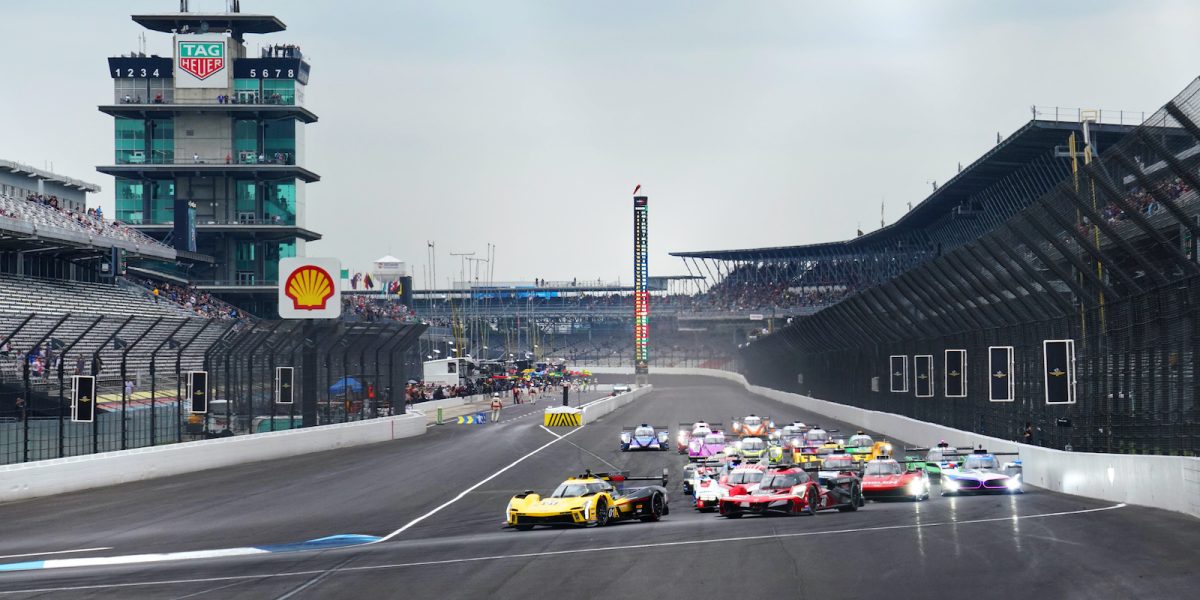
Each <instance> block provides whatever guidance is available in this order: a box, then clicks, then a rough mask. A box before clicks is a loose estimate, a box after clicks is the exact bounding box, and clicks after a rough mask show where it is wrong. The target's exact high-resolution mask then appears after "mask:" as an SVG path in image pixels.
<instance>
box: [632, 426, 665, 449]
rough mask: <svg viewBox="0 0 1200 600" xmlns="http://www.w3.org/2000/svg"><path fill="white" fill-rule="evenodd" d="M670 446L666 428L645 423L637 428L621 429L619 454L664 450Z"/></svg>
mask: <svg viewBox="0 0 1200 600" xmlns="http://www.w3.org/2000/svg"><path fill="white" fill-rule="evenodd" d="M670 445H671V434H670V433H667V428H666V427H661V426H651V425H647V424H645V423H642V424H641V425H638V426H637V427H622V428H621V452H628V451H630V450H666V449H667V448H669V447H670Z"/></svg>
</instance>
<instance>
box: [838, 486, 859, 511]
mask: <svg viewBox="0 0 1200 600" xmlns="http://www.w3.org/2000/svg"><path fill="white" fill-rule="evenodd" d="M860 502H862V491H861V490H859V489H858V484H850V503H849V504H844V505H842V506H839V507H838V510H839V511H841V512H854V511H856V510H858V507H859V506H861V504H859V503H860Z"/></svg>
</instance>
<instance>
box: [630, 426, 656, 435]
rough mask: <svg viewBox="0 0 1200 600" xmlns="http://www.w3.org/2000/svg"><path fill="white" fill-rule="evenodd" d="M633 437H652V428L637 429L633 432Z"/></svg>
mask: <svg viewBox="0 0 1200 600" xmlns="http://www.w3.org/2000/svg"><path fill="white" fill-rule="evenodd" d="M633 435H636V436H637V437H652V436H653V435H654V428H653V427H638V428H637V429H634V430H633Z"/></svg>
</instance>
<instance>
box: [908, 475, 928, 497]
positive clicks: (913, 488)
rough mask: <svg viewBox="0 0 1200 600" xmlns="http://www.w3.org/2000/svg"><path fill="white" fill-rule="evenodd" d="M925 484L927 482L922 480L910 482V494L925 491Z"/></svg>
mask: <svg viewBox="0 0 1200 600" xmlns="http://www.w3.org/2000/svg"><path fill="white" fill-rule="evenodd" d="M924 484H925V482H923V481H921V480H920V479H914V480H912V481H910V482H908V493H910V494H920V493H921V492H923V491H925V485H924Z"/></svg>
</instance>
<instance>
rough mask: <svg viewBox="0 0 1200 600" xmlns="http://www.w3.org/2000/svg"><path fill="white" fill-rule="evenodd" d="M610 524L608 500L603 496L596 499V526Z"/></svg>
mask: <svg viewBox="0 0 1200 600" xmlns="http://www.w3.org/2000/svg"><path fill="white" fill-rule="evenodd" d="M605 525H608V500H605V499H604V498H601V499H599V500H597V501H596V527H604V526H605Z"/></svg>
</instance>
